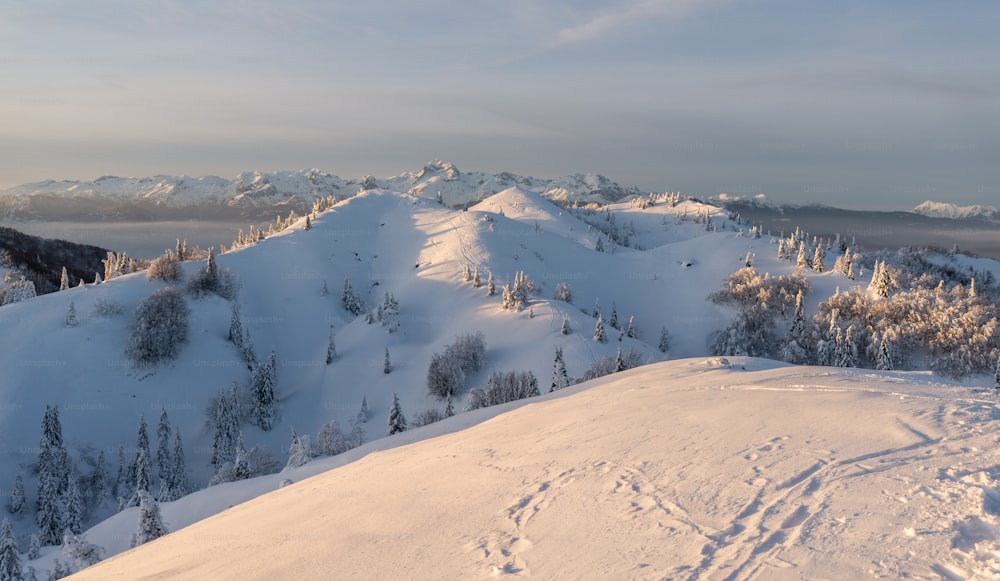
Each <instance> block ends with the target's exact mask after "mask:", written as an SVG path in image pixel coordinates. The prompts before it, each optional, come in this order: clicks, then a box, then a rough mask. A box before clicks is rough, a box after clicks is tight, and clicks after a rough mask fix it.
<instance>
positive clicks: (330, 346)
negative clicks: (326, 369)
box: [326, 331, 337, 365]
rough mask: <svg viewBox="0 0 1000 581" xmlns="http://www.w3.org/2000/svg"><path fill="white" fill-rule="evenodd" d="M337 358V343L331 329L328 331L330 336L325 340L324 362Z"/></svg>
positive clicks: (330, 361) (327, 362) (331, 361)
mask: <svg viewBox="0 0 1000 581" xmlns="http://www.w3.org/2000/svg"><path fill="white" fill-rule="evenodd" d="M336 359H337V343H336V341H335V340H334V338H333V331H330V337H329V339H327V341H326V364H327V365H329V364H331V363H333V362H334V361H336Z"/></svg>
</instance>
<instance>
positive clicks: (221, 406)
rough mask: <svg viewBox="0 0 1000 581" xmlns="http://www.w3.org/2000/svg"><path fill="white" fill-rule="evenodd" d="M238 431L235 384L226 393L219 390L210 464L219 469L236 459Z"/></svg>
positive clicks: (238, 412)
mask: <svg viewBox="0 0 1000 581" xmlns="http://www.w3.org/2000/svg"><path fill="white" fill-rule="evenodd" d="M239 430H240V411H239V401H238V399H237V396H236V384H235V382H234V383H233V387H232V388H230V389H229V390H228V391H226V390H221V391H220V392H219V398H218V401H217V407H216V411H215V438H214V442H213V444H212V464H213V465H214V466H215V467H216V468H220V467H221V466H222V465H223V464H225V463H226V462H232V461H233V460H235V459H236V438H237V437H238V435H239Z"/></svg>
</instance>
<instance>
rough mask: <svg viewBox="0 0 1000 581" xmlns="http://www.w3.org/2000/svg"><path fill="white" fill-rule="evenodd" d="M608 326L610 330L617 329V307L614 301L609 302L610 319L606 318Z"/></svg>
mask: <svg viewBox="0 0 1000 581" xmlns="http://www.w3.org/2000/svg"><path fill="white" fill-rule="evenodd" d="M608 324H609V325H611V328H612V329H617V328H618V307H617V306H616V305H615V301H611V317H609V318H608Z"/></svg>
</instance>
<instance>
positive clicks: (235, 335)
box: [229, 302, 243, 353]
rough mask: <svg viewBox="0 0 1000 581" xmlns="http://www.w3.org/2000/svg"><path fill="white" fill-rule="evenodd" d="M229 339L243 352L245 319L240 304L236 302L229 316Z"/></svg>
mask: <svg viewBox="0 0 1000 581" xmlns="http://www.w3.org/2000/svg"><path fill="white" fill-rule="evenodd" d="M229 340H230V341H231V342H232V343H233V345H236V348H237V349H239V350H240V352H241V353H242V352H243V319H242V317H241V316H240V306H239V305H238V304H236V303H235V302H234V303H233V307H232V314H231V315H230V317H229Z"/></svg>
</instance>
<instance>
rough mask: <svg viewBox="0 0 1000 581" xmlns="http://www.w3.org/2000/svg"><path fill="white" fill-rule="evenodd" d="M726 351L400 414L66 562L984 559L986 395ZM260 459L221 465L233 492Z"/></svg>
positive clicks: (189, 570) (159, 569) (328, 574)
mask: <svg viewBox="0 0 1000 581" xmlns="http://www.w3.org/2000/svg"><path fill="white" fill-rule="evenodd" d="M726 363H727V362H726V361H724V360H720V359H710V360H704V359H689V360H681V361H675V362H668V363H662V364H657V365H654V366H649V367H643V368H640V369H637V370H633V371H630V372H625V373H622V374H619V375H614V376H611V377H609V378H604V379H600V380H597V381H595V382H591V383H589V384H586V385H584V386H580V387H576V388H572V389H570V390H565V391H563V392H560V393H558V394H555V396H551V395H550V396H543V397H542V398H539V399H537V400H534V401H532V402H531V403H528V404H523V403H521V404H513V405H508V406H504V409H505V410H510V411H508V412H507V413H504V414H502V415H498V416H496V417H495V418H493V419H491V420H489V421H485V422H483V423H481V424H479V425H476V426H474V427H471V428H468V429H465V430H462V431H458V432H455V433H451V434H446V435H441V436H440V437H435V436H438V435H439V434H442V433H445V432H449V431H451V430H453V429H455V428H457V427H460V426H462V425H464V424H463V418H462V416H459V417H456V418H453V419H452V420H447V421H445V422H442V423H440V424H437V425H435V426H431V427H429V428H426V429H423V430H416V431H411V432H408V433H406V434H404V436H405V438H403V437H401V438H390V439H389V440H387V441H386V442H391V441H392V440H400V441H402V440H408V439H412V438H426V439H422V440H421V441H417V442H415V443H413V444H411V445H407V446H403V447H398V448H392V449H386V450H382V451H372V452H371V453H370V454H368V455H367V456H365V457H363V458H361V459H359V460H357V461H355V462H353V463H350V464H347V465H344V466H341V467H339V468H336V469H334V470H330V471H328V472H324V473H322V474H320V475H318V476H316V477H314V478H311V479H308V480H305V481H301V482H299V483H297V484H294V485H292V486H288V487H285V488H282V489H281V490H277V491H273V492H271V493H269V494H266V495H264V496H261V497H259V498H256V499H254V500H252V501H250V502H247V503H245V504H242V505H240V506H238V507H235V508H233V509H231V510H228V511H226V512H224V513H222V514H220V515H218V516H216V517H213V518H210V519H207V520H204V521H201V522H198V523H196V524H194V525H192V526H190V527H188V528H186V529H183V530H181V531H179V532H176V533H174V534H171V535H168V536H166V537H163V538H161V539H159V540H157V541H154V542H152V543H151V544H149V545H146V546H144V547H141V548H139V549H137V550H134V551H131V552H128V553H126V554H123V555H121V556H119V557H116V558H112V559H109V560H107V561H105V562H103V563H101V564H99V565H97V566H96V567H94V568H91V569H88V570H85V571H84V572H83V573H82V574H80V575H78V576H77V577H75V578H79V579H101V580H108V579H136V578H188V579H196V578H197V579H209V578H211V579H274V578H338V579H389V578H408V579H487V578H495V577H506V576H510V577H518V578H519V577H534V578H542V579H553V578H574V579H582V578H590V579H664V578H667V579H777V580H780V579H862V578H894V579H899V578H917V579H932V578H933V579H938V578H943V579H990V578H997V576H1000V517H998V515H997V494H998V493H997V491H998V490H1000V473H998V471H997V468H996V466H997V464H998V461H1000V452H997V450H996V446H995V432H996V429H997V427H998V426H997V421H998V420H997V416H996V413H995V409H996V406H995V400H994V399H993V397H992V396H990V395H987V394H982V393H977V392H976V391H973V390H970V389H968V388H963V387H957V386H952V385H948V384H941V383H938V382H936V381H935V380H933V379H931V378H930V377H929V376H926V375H923V374H906V373H873V372H864V371H845V370H831V369H826V368H797V367H788V366H782V365H780V364H774V363H771V362H765V361H762V360H747V359H739V358H733V359H732V361H731V363H730V364H729V365H727V364H726ZM338 463H339V462H338V461H337V460H336V459H333V460H330V461H326V462H325V464H324V467H330V466H333V465H335V464H338ZM307 468H310V467H308V466H307ZM303 470H304V469H303ZM288 476H292V477H297V476H298V474H285V475H281V476H280V477H288ZM278 479H279V476H275V477H270V478H267V479H261V480H262V482H259V483H258V482H246V483H238V484H233V485H228V486H230V487H231V490H233V497H234V498H235V499H239V498H242V497H244V495H243V494H241V493H240V492H239V491H238V489H242V488H249V487H255V489H256V490H259V489H261V488H268V487H271V488H273V487H276V486H277V480H278ZM296 479H298V478H296ZM256 490H255V491H256ZM212 492H213V491H207V492H206V493H200V494H199V495H194V496H192V497H189V498H188V499H183V500H181V501H179V502H176V503H172V504H169V505H166V506H164V515H165V519H166V520H167V521H168V522H171V521H172V520H173V521H181V522H183V521H184V514H185V512H186V511H191V510H193V509H194V505H195V504H196V503H197V502H198V501H199V500H201V499H202V498H204V497H205V496H207V495H209V494H211V493H212ZM213 500H214V501H215V502H218V501H219V500H220V499H219V498H215V499H213ZM134 520H135V515H134V511H129V512H126V513H123V514H121V515H119V516H117V517H115V518H114V519H112V520H111V521H108V522H107V523H104V524H102V525H101V527H98V528H97V529H94V530H93V531H91V532H90V533H89V535H90V538H91V540H96V541H100V540H104V539H106V538H111V537H114V536H115V535H119V536H120V535H127V534H128V533H129V532H130V530H131V527H134Z"/></svg>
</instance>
